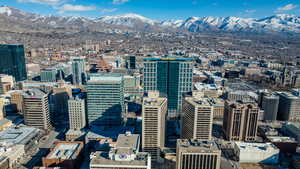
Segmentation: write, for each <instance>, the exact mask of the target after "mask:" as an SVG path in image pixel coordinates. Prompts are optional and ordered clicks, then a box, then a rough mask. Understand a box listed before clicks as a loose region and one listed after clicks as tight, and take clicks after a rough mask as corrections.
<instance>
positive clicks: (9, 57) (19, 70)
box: [0, 44, 27, 81]
mask: <svg viewBox="0 0 300 169" xmlns="http://www.w3.org/2000/svg"><path fill="white" fill-rule="evenodd" d="M0 60H1V62H0V73H1V74H7V75H12V76H13V77H14V78H15V79H16V81H22V80H26V79H27V72H26V64H25V53H24V46H23V45H3V44H0Z"/></svg>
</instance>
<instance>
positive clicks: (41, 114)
mask: <svg viewBox="0 0 300 169" xmlns="http://www.w3.org/2000/svg"><path fill="white" fill-rule="evenodd" d="M24 121H25V124H26V125H28V126H32V127H36V128H39V129H43V130H49V129H50V128H51V123H50V122H51V121H50V113H49V105H48V93H45V92H43V91H42V90H40V89H29V90H27V91H25V92H24Z"/></svg>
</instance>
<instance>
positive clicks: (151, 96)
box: [142, 91, 167, 161]
mask: <svg viewBox="0 0 300 169" xmlns="http://www.w3.org/2000/svg"><path fill="white" fill-rule="evenodd" d="M142 109H143V111H142V113H143V115H142V116H143V122H142V148H143V151H144V152H148V153H150V154H151V158H152V161H158V160H159V156H160V150H161V148H163V147H164V145H165V130H166V115H167V99H166V98H163V97H160V96H159V92H158V91H149V92H148V96H147V97H144V100H143V108H142Z"/></svg>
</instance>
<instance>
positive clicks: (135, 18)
mask: <svg viewBox="0 0 300 169" xmlns="http://www.w3.org/2000/svg"><path fill="white" fill-rule="evenodd" d="M98 21H99V22H103V23H107V24H112V25H121V26H128V27H134V26H135V25H136V24H141V23H142V24H147V25H152V26H153V25H155V24H156V23H157V22H156V21H154V20H151V19H149V18H146V17H144V16H141V15H138V14H124V15H117V16H104V17H101V18H99V20H98Z"/></svg>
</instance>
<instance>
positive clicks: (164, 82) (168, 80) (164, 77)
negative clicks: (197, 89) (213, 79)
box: [144, 58, 193, 118]
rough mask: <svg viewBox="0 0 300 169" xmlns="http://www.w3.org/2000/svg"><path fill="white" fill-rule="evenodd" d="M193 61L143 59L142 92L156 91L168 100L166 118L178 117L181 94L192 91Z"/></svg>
mask: <svg viewBox="0 0 300 169" xmlns="http://www.w3.org/2000/svg"><path fill="white" fill-rule="evenodd" d="M192 79H193V60H192V59H190V58H146V59H144V91H145V92H148V91H151V90H158V91H159V92H160V93H161V94H162V95H166V96H167V98H168V117H170V118H173V117H179V116H180V113H181V104H182V94H183V93H187V92H191V91H192Z"/></svg>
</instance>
